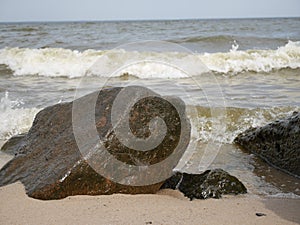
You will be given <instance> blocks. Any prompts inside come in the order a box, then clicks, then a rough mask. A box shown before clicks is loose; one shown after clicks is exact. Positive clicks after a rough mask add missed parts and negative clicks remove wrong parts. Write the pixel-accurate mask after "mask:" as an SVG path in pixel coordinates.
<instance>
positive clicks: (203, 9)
mask: <svg viewBox="0 0 300 225" xmlns="http://www.w3.org/2000/svg"><path fill="white" fill-rule="evenodd" d="M295 16H297V17H300V1H299V0H205V1H203V0H181V1H176V0H147V1H146V0H107V1H102V0H0V21H1V22H7V21H62V20H132V19H133V20H135V19H192V18H244V17H295Z"/></svg>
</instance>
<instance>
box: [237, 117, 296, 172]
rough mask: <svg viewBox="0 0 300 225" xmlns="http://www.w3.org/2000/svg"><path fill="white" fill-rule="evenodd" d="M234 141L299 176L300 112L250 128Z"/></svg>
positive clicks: (268, 161) (246, 149) (274, 164)
mask: <svg viewBox="0 0 300 225" xmlns="http://www.w3.org/2000/svg"><path fill="white" fill-rule="evenodd" d="M234 142H235V143H236V144H237V145H238V146H240V147H241V148H242V149H243V150H245V151H247V152H251V153H254V154H255V155H257V156H259V157H260V158H262V159H263V160H265V161H266V162H267V163H269V164H271V165H273V166H275V167H276V168H278V169H281V170H283V171H285V172H287V173H290V174H293V175H295V176H298V177H300V113H297V112H295V113H294V114H293V115H292V116H290V117H288V118H285V119H281V120H277V121H275V122H272V123H270V124H268V125H266V126H263V127H258V128H250V129H248V130H246V131H245V132H243V133H241V134H239V135H238V136H237V137H236V138H235V140H234Z"/></svg>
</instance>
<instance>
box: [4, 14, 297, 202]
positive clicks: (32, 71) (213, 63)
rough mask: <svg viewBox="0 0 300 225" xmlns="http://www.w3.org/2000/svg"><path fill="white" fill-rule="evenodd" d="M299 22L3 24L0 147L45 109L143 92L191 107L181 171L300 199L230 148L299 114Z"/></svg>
mask: <svg viewBox="0 0 300 225" xmlns="http://www.w3.org/2000/svg"><path fill="white" fill-rule="evenodd" d="M299 27H300V18H280V19H279V18H277V19H276V18H274V19H232V20H230V19H226V20H176V21H110V22H57V23H46V22H41V23H0V120H1V124H0V144H1V143H4V142H5V141H6V140H7V139H9V138H10V137H12V136H13V135H16V134H18V133H24V132H26V131H28V129H29V128H30V126H31V124H32V121H33V119H34V116H35V114H36V113H37V112H38V111H39V110H41V109H43V108H44V107H46V106H49V105H53V104H56V103H59V102H65V101H72V100H73V99H74V98H76V97H79V96H82V95H84V94H87V93H90V92H92V91H95V90H98V89H99V88H101V87H103V86H127V85H142V86H146V87H149V88H151V89H153V90H155V91H157V92H158V93H160V94H162V95H175V96H179V97H180V98H182V99H183V100H184V101H185V102H186V105H187V111H188V115H189V117H190V119H191V121H192V139H191V146H190V147H189V148H188V151H187V153H186V155H185V156H184V158H183V159H182V161H181V162H180V164H179V165H178V169H181V170H185V171H190V172H200V171H203V170H205V169H209V168H223V169H225V170H227V171H229V172H231V173H232V174H234V175H236V176H238V178H240V179H241V180H242V181H243V182H244V183H245V184H246V186H247V187H248V189H249V192H250V193H253V194H259V195H268V196H277V197H278V196H282V197H299V196H300V185H299V183H300V180H299V178H295V177H291V176H289V175H286V174H284V173H282V172H280V171H278V170H276V169H274V168H272V167H270V166H268V165H265V164H264V163H263V162H261V161H260V160H259V159H257V158H256V157H255V156H253V155H249V154H246V153H243V152H241V151H240V150H239V149H238V148H237V147H236V146H234V145H233V144H232V141H233V139H234V137H236V135H237V134H239V133H240V132H242V131H244V130H246V129H247V128H249V127H257V126H262V125H265V124H267V123H268V122H271V121H274V120H276V119H279V118H283V117H285V116H287V115H290V114H291V113H292V112H294V111H299V109H300V30H299Z"/></svg>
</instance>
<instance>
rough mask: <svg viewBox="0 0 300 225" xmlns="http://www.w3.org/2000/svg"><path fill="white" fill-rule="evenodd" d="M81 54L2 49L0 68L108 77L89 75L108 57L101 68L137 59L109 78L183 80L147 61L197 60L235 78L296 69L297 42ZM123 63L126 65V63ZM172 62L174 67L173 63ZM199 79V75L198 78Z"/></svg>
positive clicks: (27, 72)
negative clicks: (250, 47)
mask: <svg viewBox="0 0 300 225" xmlns="http://www.w3.org/2000/svg"><path fill="white" fill-rule="evenodd" d="M107 52H108V51H101V50H93V49H89V50H85V51H82V52H80V51H77V50H70V49H64V48H44V49H29V48H4V49H0V64H4V65H6V66H7V67H8V68H9V69H11V70H12V71H13V75H15V76H27V75H38V76H49V77H69V78H75V77H82V76H85V75H90V76H103V77H105V76H111V74H97V73H96V74H95V73H93V72H92V71H90V68H91V66H92V65H93V64H94V63H95V62H96V61H97V60H98V59H99V58H100V57H108V58H107V59H105V60H106V62H107V63H106V64H105V66H108V67H109V66H111V65H113V64H114V62H118V63H122V62H123V61H124V62H127V61H128V59H130V58H134V59H139V60H140V62H143V61H144V63H139V64H135V65H133V66H130V67H127V68H125V69H123V70H121V71H119V72H118V73H116V74H114V75H113V76H121V75H122V74H124V73H128V74H131V75H133V76H136V77H139V78H183V77H186V76H187V75H186V74H184V73H182V72H179V71H178V70H176V69H174V68H172V67H171V66H166V65H163V64H159V63H155V64H151V63H150V64H149V63H147V61H148V60H153V59H154V60H155V59H156V58H160V59H164V61H166V62H169V63H170V65H172V64H175V63H176V60H179V59H180V60H186V62H187V63H190V62H193V61H194V62H197V61H199V59H200V60H201V61H202V62H203V63H204V64H205V65H206V66H207V68H208V69H209V70H210V71H212V72H214V73H219V74H225V75H235V74H239V73H243V72H255V73H259V72H264V73H268V72H271V71H274V70H280V69H297V68H300V41H298V42H292V41H289V42H288V43H287V44H286V45H285V46H281V47H279V48H277V49H276V50H246V51H240V50H238V45H233V46H232V49H231V50H230V51H229V52H225V53H221V52H219V53H204V54H187V53H176V52H164V53H154V52H133V51H132V52H129V51H125V50H122V49H120V50H118V49H114V50H111V51H109V53H110V54H109V55H106V53H107ZM126 60H127V61H126ZM174 62H175V63H174ZM199 75H200V74H199Z"/></svg>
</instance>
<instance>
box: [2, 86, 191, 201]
mask: <svg viewBox="0 0 300 225" xmlns="http://www.w3.org/2000/svg"><path fill="white" fill-rule="evenodd" d="M128 88H129V89H130V90H133V91H134V93H131V95H130V96H129V97H130V98H129V99H130V100H132V101H133V102H136V103H135V104H134V106H133V107H131V108H130V109H131V110H130V114H129V125H130V130H131V132H132V133H133V135H135V136H136V137H139V138H140V139H146V138H148V137H150V136H152V135H156V134H157V133H158V131H157V127H154V128H153V127H151V123H150V125H149V122H150V121H152V119H155V118H156V117H160V118H161V119H162V120H163V121H164V122H165V124H166V135H165V136H164V137H163V139H162V142H161V143H159V144H158V145H157V147H155V148H154V149H151V150H149V151H138V150H135V149H131V148H129V147H126V146H125V145H123V144H122V143H121V141H120V140H119V139H118V138H117V135H116V131H115V129H114V128H115V127H114V126H113V125H112V121H111V113H112V107H113V104H114V101H115V100H116V98H117V97H118V95H119V94H120V92H121V91H123V90H124V89H125V88H110V89H103V90H101V91H100V92H94V93H92V94H89V95H87V96H84V97H82V98H80V99H77V100H75V101H74V102H70V103H63V104H57V105H54V106H50V107H47V108H45V109H43V110H42V111H40V112H39V113H38V114H37V115H36V117H35V120H34V122H33V125H32V127H31V129H30V130H29V132H28V134H27V135H26V136H25V137H24V138H21V139H19V141H20V142H16V144H14V146H18V149H17V151H16V152H18V154H17V155H16V157H15V158H13V159H12V160H11V161H10V162H8V163H7V164H6V165H5V166H4V167H3V168H2V169H1V171H0V186H3V185H7V184H10V183H13V182H16V181H21V182H22V183H23V184H24V185H25V189H26V192H27V194H28V195H29V196H31V197H34V198H38V199H60V198H64V197H67V196H70V195H84V194H87V195H100V194H113V193H128V194H138V193H155V192H157V191H158V190H159V188H160V187H161V185H162V183H163V180H161V179H157V177H158V178H159V176H160V175H161V174H162V175H163V176H166V177H170V176H171V175H172V169H173V168H174V167H175V166H176V165H177V163H178V161H179V159H180V158H181V156H182V154H183V152H184V151H185V149H186V147H187V145H188V143H189V138H190V124H189V121H188V119H187V117H186V115H185V106H184V103H183V102H182V101H181V100H179V99H177V98H168V99H167V98H162V97H161V96H159V95H157V94H155V93H154V92H152V91H150V90H148V89H146V88H141V87H139V89H140V90H142V91H146V92H149V93H150V94H153V96H149V97H146V98H142V99H139V100H138V101H136V100H137V99H138V96H139V93H138V91H136V87H132V88H131V87H128ZM154 95H155V96H154ZM122 96H125V97H126V93H122ZM127 97H128V96H127ZM93 100H95V101H94V102H93ZM84 103H87V104H86V105H85V104H84ZM171 103H172V104H171ZM76 104H77V106H79V108H77V109H76V110H77V114H76V113H74V108H76V107H75V105H76ZM89 104H90V105H92V106H94V107H93V110H92V115H91V118H89V115H86V114H85V113H87V112H88V111H91V110H90V108H89V106H90V105H89ZM93 104H94V105H93ZM72 110H73V111H72ZM121 110H125V108H122V109H121ZM86 117H87V118H86ZM82 118H83V120H81V119H82ZM122 119H124V118H122V116H121V117H120V118H118V121H117V122H118V124H121V125H122V123H123V121H122ZM127 121H128V120H127ZM89 123H92V125H94V127H95V133H96V135H95V136H96V137H95V136H93V135H94V133H93V132H91V131H90V130H89V129H90V127H89V125H90V124H89ZM149 127H150V128H149ZM158 128H159V126H158ZM158 134H159V133H158ZM82 140H84V143H83V145H80V144H82V143H80V141H82ZM100 140H101V142H100ZM98 143H103V146H105V148H106V151H103V146H102V148H100V147H99V144H98ZM79 150H80V151H79ZM14 151H15V150H14ZM103 156H105V157H106V158H103ZM116 159H118V162H120V164H122V166H125V168H127V170H126V169H124V168H123V169H122V168H119V167H118V165H115V164H113V165H111V164H110V162H112V161H113V160H115V161H116ZM167 159H168V160H169V159H172V160H171V161H170V160H169V161H168V160H167ZM158 162H166V163H164V164H161V165H160V163H158ZM152 165H155V166H156V165H158V166H156V167H155V168H156V170H148V169H149V168H150V167H151V166H152ZM135 167H137V168H139V169H140V173H137V172H136V173H132V174H131V173H130V172H131V171H129V170H128V168H135ZM151 168H152V167H151ZM101 169H102V170H104V172H105V171H106V172H107V171H109V172H108V174H107V173H106V174H105V175H106V176H103V175H102V172H103V171H102V170H101ZM96 171H97V172H96ZM99 171H100V172H99ZM145 171H146V172H147V176H141V175H140V174H141V173H142V172H145ZM148 171H149V172H148ZM117 176H119V177H117ZM120 178H122V179H123V180H120ZM143 179H144V180H143ZM149 180H152V182H148V181H149ZM138 181H144V183H143V182H142V183H141V182H140V183H139V184H140V185H135V186H133V185H131V184H132V183H134V182H136V183H138ZM153 181H156V182H153ZM147 182H148V183H147ZM143 184H144V185H143Z"/></svg>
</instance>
